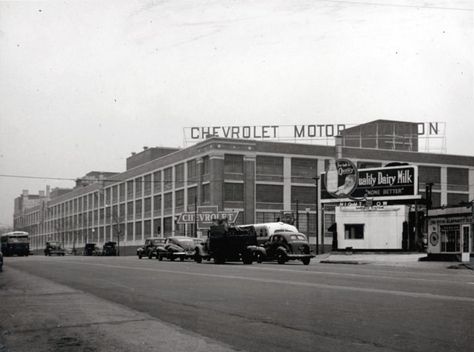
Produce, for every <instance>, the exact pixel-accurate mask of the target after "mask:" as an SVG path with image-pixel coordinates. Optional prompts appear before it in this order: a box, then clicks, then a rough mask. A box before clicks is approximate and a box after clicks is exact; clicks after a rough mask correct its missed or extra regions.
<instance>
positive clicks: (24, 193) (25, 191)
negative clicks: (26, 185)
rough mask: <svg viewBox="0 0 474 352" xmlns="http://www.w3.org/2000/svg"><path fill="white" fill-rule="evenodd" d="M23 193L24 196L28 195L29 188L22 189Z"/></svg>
mask: <svg viewBox="0 0 474 352" xmlns="http://www.w3.org/2000/svg"><path fill="white" fill-rule="evenodd" d="M21 195H22V196H23V197H28V190H27V189H24V190H23V191H22V193H21Z"/></svg>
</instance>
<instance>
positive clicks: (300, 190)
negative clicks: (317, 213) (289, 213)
mask: <svg viewBox="0 0 474 352" xmlns="http://www.w3.org/2000/svg"><path fill="white" fill-rule="evenodd" d="M296 201H298V204H299V205H302V204H305V205H309V206H312V207H314V206H315V204H316V188H315V187H302V186H291V203H292V204H295V203H296Z"/></svg>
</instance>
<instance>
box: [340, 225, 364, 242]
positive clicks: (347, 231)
mask: <svg viewBox="0 0 474 352" xmlns="http://www.w3.org/2000/svg"><path fill="white" fill-rule="evenodd" d="M344 238H345V239H346V240H363V239H364V224H344Z"/></svg>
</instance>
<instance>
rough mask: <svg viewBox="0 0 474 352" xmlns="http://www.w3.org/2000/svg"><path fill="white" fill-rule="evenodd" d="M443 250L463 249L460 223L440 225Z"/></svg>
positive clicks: (456, 250)
mask: <svg viewBox="0 0 474 352" xmlns="http://www.w3.org/2000/svg"><path fill="white" fill-rule="evenodd" d="M440 232H441V252H459V251H460V250H461V243H460V231H459V225H443V226H440Z"/></svg>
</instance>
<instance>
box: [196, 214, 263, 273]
mask: <svg viewBox="0 0 474 352" xmlns="http://www.w3.org/2000/svg"><path fill="white" fill-rule="evenodd" d="M256 248H258V246H257V234H256V233H255V229H254V228H253V227H252V226H246V227H245V228H241V227H239V226H231V225H228V224H226V223H219V224H216V225H212V226H211V228H210V230H209V232H208V237H207V239H206V241H205V242H204V243H202V244H200V245H197V246H196V248H195V254H194V260H195V261H196V262H197V263H201V262H202V260H203V259H204V260H210V259H213V260H214V263H216V264H223V263H225V262H226V261H242V262H243V263H244V264H252V262H253V252H254V250H256Z"/></svg>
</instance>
